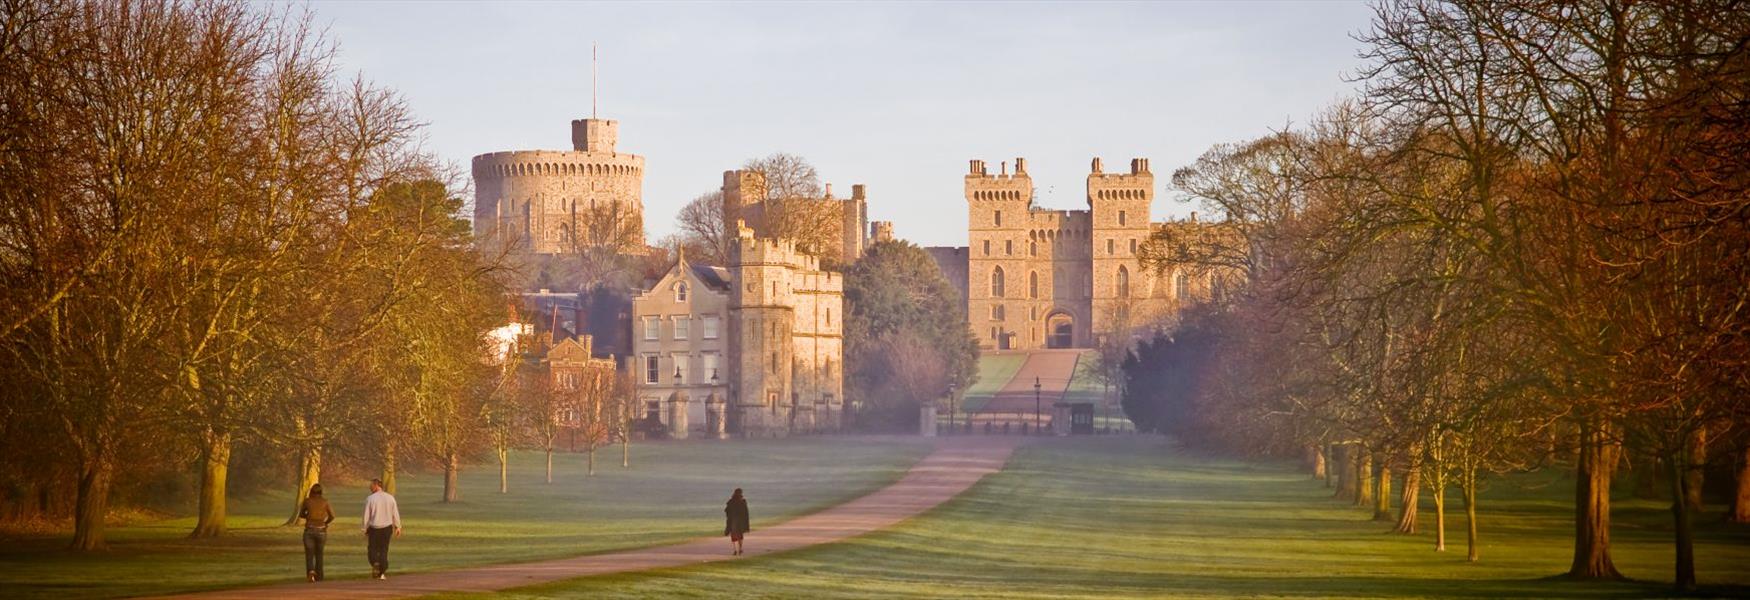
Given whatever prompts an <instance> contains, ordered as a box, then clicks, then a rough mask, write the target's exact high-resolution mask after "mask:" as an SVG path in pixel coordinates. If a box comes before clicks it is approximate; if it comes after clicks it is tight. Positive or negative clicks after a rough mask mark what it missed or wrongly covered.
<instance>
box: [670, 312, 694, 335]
mask: <svg viewBox="0 0 1750 600" xmlns="http://www.w3.org/2000/svg"><path fill="white" fill-rule="evenodd" d="M692 321H693V319H692V318H691V317H688V316H686V315H676V316H675V318H674V339H677V340H684V339H687V338H688V337H689V335H690V334H691V333H692V331H690V330H691V329H692V324H693V322H692Z"/></svg>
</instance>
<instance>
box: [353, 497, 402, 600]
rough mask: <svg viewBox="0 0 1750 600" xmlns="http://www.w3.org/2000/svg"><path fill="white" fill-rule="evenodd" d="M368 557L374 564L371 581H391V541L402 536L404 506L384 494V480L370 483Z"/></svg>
mask: <svg viewBox="0 0 1750 600" xmlns="http://www.w3.org/2000/svg"><path fill="white" fill-rule="evenodd" d="M362 527H363V529H364V532H365V543H366V546H365V547H366V549H365V558H366V559H368V560H370V561H371V578H372V579H388V578H389V539H390V536H393V537H401V507H400V506H397V505H396V504H395V497H394V496H391V495H389V492H385V491H383V480H381V479H372V480H371V495H369V496H365V519H364V524H363V525H362Z"/></svg>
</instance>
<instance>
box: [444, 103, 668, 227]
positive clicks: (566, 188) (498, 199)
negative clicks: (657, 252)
mask: <svg viewBox="0 0 1750 600" xmlns="http://www.w3.org/2000/svg"><path fill="white" fill-rule="evenodd" d="M619 128H620V125H619V122H617V121H610V120H606V119H578V120H575V121H572V122H571V147H572V149H571V150H512V151H506V152H492V153H488V154H481V155H479V156H475V157H474V161H473V173H474V233H475V235H476V236H478V237H481V238H483V239H487V240H491V241H493V242H496V243H504V244H514V245H516V246H517V247H518V248H520V249H522V250H523V251H524V252H526V253H529V254H534V255H552V254H565V253H568V252H571V250H572V248H573V247H574V243H600V242H603V241H604V240H600V239H595V238H606V237H612V238H614V239H613V240H612V243H614V244H615V245H616V246H625V247H627V248H629V249H634V250H635V249H637V248H641V247H642V246H643V244H644V200H643V197H644V191H643V190H644V157H642V156H638V155H636V154H625V153H621V152H618V151H617V150H615V148H614V145H615V143H616V142H617V140H618V138H619Z"/></svg>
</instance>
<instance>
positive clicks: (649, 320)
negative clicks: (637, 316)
mask: <svg viewBox="0 0 1750 600" xmlns="http://www.w3.org/2000/svg"><path fill="white" fill-rule="evenodd" d="M660 337H662V321H659V320H657V319H656V317H644V339H647V340H654V339H657V338H660Z"/></svg>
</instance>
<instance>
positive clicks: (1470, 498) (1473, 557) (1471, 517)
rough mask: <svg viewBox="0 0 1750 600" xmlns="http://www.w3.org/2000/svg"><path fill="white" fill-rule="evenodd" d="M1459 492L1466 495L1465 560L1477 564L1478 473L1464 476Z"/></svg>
mask: <svg viewBox="0 0 1750 600" xmlns="http://www.w3.org/2000/svg"><path fill="white" fill-rule="evenodd" d="M1459 491H1460V492H1462V493H1463V494H1464V521H1465V537H1464V541H1465V548H1466V549H1468V552H1467V553H1466V554H1465V557H1464V559H1465V560H1468V561H1470V562H1477V558H1478V556H1477V553H1478V548H1477V477H1476V473H1474V472H1473V473H1469V474H1466V475H1465V476H1464V481H1463V482H1461V483H1460V484H1459Z"/></svg>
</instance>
